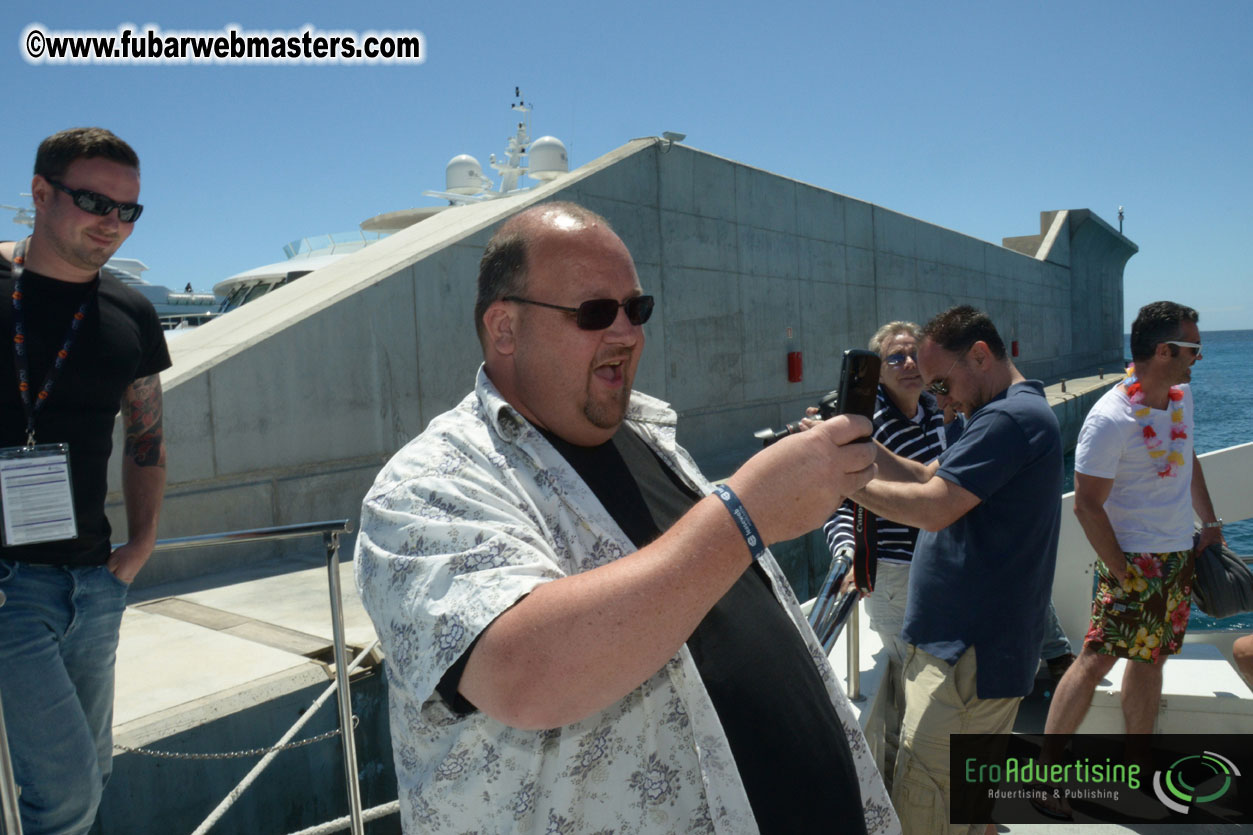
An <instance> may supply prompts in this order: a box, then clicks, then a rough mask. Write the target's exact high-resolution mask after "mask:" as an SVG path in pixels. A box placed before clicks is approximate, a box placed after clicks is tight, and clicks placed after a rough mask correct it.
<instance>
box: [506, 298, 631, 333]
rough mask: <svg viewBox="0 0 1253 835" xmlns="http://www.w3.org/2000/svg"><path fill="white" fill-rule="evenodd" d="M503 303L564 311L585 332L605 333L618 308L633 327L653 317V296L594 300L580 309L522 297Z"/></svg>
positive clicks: (584, 303)
mask: <svg viewBox="0 0 1253 835" xmlns="http://www.w3.org/2000/svg"><path fill="white" fill-rule="evenodd" d="M501 301H506V302H518V303H519V304H533V305H535V306H536V307H550V308H552V309H553V310H564V311H565V312H566V313H573V314H574V323H575V324H576V325H578V326H579V328H580V329H582V330H585V331H603V330H604V329H605V328H607V327H609V326H610V325H612V324H613V320H614V319H617V318H618V308H620V307H625V308H626V317H627V321H628V322H630V323H631V324H632V325H642V324H644V323H645V322H647V321H648V318H649V317H650V316H652V315H653V297H652V296H632V297H631V298H629V299H627V300H626V301H624V302H620V301H618V300H617V299H592V300H591V301H586V302H583V304H581V305H579V306H578V307H566V306H564V305H560V304H549V303H548V302H537V301H535V300H533V299H524V298H522V297H521V296H505V297H504V298H503V299H502V300H501Z"/></svg>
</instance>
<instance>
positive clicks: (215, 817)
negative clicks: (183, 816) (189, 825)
mask: <svg viewBox="0 0 1253 835" xmlns="http://www.w3.org/2000/svg"><path fill="white" fill-rule="evenodd" d="M377 644H378V640H377V639H375V640H374V641H373V642H372V643H371V644H370V645H369V646H368V647H366V648H365V649H363V650H362V651H361V654H360V655H358V656H357V657H356V658H354V659H353V660H352V663H351V664H349V665H348V669H347V670H345V671H343V672H342V673H341V672H340V671H339V670H336V671H335V675H336V677H338V676H340V675H352V672H353V670H355V669H357V667H359V666H361V662H362V661H364V660H365V657H366V656H367V655H369V654H370V652H371V650H373V649H374V647H375V646H376V645H377ZM336 687H337V684H336V682H334V681H332V682H331V684H330V686H329V687H327V688H326V690H325V691H324V692H323V693H322V695H321V696H318V698H317V701H315V702H314V703H313V705H312V706H311V707H310V708H309V709H308V710H306V711H305V712H304V713H303V714H301V716H300V718H299V719H297V720H296V724H294V725H292V726H291V727H290V728H288V729H287V733H285V734H283V736H282V738H281V739H279V741H278V742H277V743H275V749H276V750H273V751H271V752H270V753H268V754H266V755H265V756H264V757H262V758H261V760H260V761H259V762H258V763H257V764H256V765H254V766H253V767H252V770H251V771H249V772H248V773H247V774H245V775H244V779H242V780H240V781H239V785H237V786H236V787H235V788H233V789H231V792H230V794H228V795H227V796H226V798H225V799H224V800H223V801H222V802H221V803H219V804H218V805H217V808H216V809H214V810H213V811H212V812H210V813H209V817H207V818H205V819H204V822H203V823H202V824H200V826H198V827H196V830H195V831H194V832H193V833H192V835H205V833H206V832H208V831H209V830H210V829H212V828H213V825H214V824H215V823H217V822H218V821H219V820H221V818H222V816H223V815H225V814H226V812H227V811H228V810H229V809H230V808H231V806H233V805H235V801H236V800H238V799H239V798H240V796H241V795H242V794H243V793H244V792H246V791H247V790H248V787H249V786H251V785H252V784H253V781H254V780H256V779H257V776H258V775H260V774H261V772H262V771H264V770H265V767H266V766H267V765H269V764H270V762H271V761H272V760H273V759H274V758H275V757H277V756H278V754H279V750H281V747H282V746H283V745H286V744H287V743H288V742H290V741H291V739H292V737H294V736H295V735H296V734H298V733H299V732H300V729H301V728H303V727H304V726H305V723H306V722H308V721H309V720H310V719H312V718H313V715H314V714H315V713H317V712H318V708H320V707H321V706H322V705H324V704H325V703H326V700H327V699H329V698H330V697H331V696H333V695H335V690H336Z"/></svg>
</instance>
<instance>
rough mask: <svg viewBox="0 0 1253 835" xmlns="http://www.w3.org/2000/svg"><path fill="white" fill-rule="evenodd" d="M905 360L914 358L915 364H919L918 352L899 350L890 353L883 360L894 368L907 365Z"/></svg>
mask: <svg viewBox="0 0 1253 835" xmlns="http://www.w3.org/2000/svg"><path fill="white" fill-rule="evenodd" d="M905 360H913V361H914V365H917V364H918V352H917V351H910V352H909V353H908V354H907V353H905V352H904V351H897V352H896V353H894V354H888V355H887V356H886V357H884V358H883V361H884V362H886V363H887V364H888V365H890V366H892V367H893V368H901V367H902V366H904V365H905Z"/></svg>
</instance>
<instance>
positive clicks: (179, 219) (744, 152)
mask: <svg viewBox="0 0 1253 835" xmlns="http://www.w3.org/2000/svg"><path fill="white" fill-rule="evenodd" d="M471 10H473V11H471ZM33 23H40V24H43V25H44V26H45V27H46V28H48V29H50V30H115V29H116V28H117V27H118V26H119V25H121V24H124V23H134V24H138V25H140V26H142V25H144V24H149V23H154V24H157V25H158V26H160V27H161V28H162V29H163V30H166V31H172V30H217V29H221V28H222V27H224V26H226V25H227V24H232V23H234V24H238V25H239V26H240V27H242V28H243V29H247V30H254V31H257V30H274V29H278V30H293V29H298V28H301V27H303V25H304V24H313V25H314V26H315V27H317V28H318V29H321V30H349V31H355V32H358V33H364V32H366V31H368V30H376V31H392V30H418V31H421V32H422V33H423V35H424V36H425V42H426V51H427V56H428V57H427V60H426V62H425V63H423V64H421V65H391V66H388V65H365V66H361V65H358V66H346V65H339V64H329V63H328V64H317V65H299V66H257V65H247V66H245V65H221V64H214V65H202V66H172V65H154V64H148V65H144V66H122V65H76V66H49V65H37V66H32V65H30V64H27V63H26V62H25V61H24V60H23V58H22V54H21V49H20V47H21V35H22V33H23V31H24V30H25V29H26V27H27V26H29V25H30V24H33ZM1251 31H1253V4H1250V3H1247V2H1243V0H1240V1H1239V2H1236V1H1234V0H1233V2H1213V3H1197V4H1182V3H1177V2H1161V1H1160V0H1148V2H1142V3H1129V2H1120V3H1092V2H1090V0H1089V1H1088V2H1075V1H1074V0H1061V2H1057V3H1052V4H1039V3H1030V4H1028V3H994V2H947V3H903V2H892V0H885V1H884V2H876V3H847V2H833V3H830V4H825V5H819V4H814V3H808V2H806V3H794V2H789V1H788V0H781V1H780V2H774V3H769V4H761V3H752V4H749V3H742V2H735V0H728V2H724V3H720V4H695V3H693V4H682V3H675V2H673V0H671V1H670V2H653V1H652V0H639V1H638V2H635V3H631V4H625V5H624V4H616V5H614V6H613V11H612V12H611V11H607V10H606V7H604V6H603V4H594V3H586V2H579V3H563V2H547V3H523V4H517V3H479V4H452V3H425V4H423V3H413V2H409V3H399V2H369V0H366V1H365V2H358V3H351V4H349V3H323V2H302V3H282V2H271V3H265V4H259V3H246V4H245V3H232V2H226V3H220V4H215V8H213V9H212V10H209V9H207V8H206V9H200V8H192V7H190V4H189V7H187V8H180V7H174V6H172V5H171V4H165V3H162V4H157V3H145V2H133V3H128V4H100V3H85V2H78V1H77V0H75V1H74V2H58V3H47V2H40V3H35V2H30V0H8V2H6V3H5V5H4V8H3V10H2V11H0V79H3V86H4V90H5V92H6V93H7V100H8V105H9V106H8V108H7V110H8V118H7V119H6V122H7V125H6V130H5V140H4V153H3V154H0V203H9V204H13V203H16V202H17V201H18V200H19V199H20V198H19V193H20V192H24V191H28V190H29V183H30V176H31V165H32V162H33V159H34V149H35V147H36V146H37V144H38V142H39V140H40V139H42V138H43V137H44V136H46V135H48V134H50V133H53V132H55V131H56V130H59V129H61V128H64V127H69V126H72V125H81V124H99V125H103V126H106V127H109V128H111V129H112V130H114V131H115V132H116V133H118V134H119V135H120V136H122V137H123V138H125V139H126V140H127V141H129V142H130V143H131V144H132V145H134V146H135V148H136V150H137V151H138V152H139V153H140V156H141V158H142V160H143V202H144V203H145V205H146V207H147V208H146V210H145V214H144V217H143V218H142V219H141V221H140V223H139V224H138V225H137V226H136V229H135V233H134V235H133V236H132V238H131V239H130V241H128V242H127V244H126V245H125V246H124V247H123V249H122V250H121V251H120V253H119V254H120V255H124V256H128V257H133V258H139V259H141V260H143V261H144V262H146V263H147V264H148V266H149V267H151V271H150V272H149V273H148V274H147V277H148V278H149V279H150V280H153V281H155V282H158V283H164V284H168V285H171V286H177V287H181V286H182V285H184V284H185V283H187V282H191V283H192V284H193V285H194V286H195V287H196V288H197V289H207V288H209V287H211V286H212V285H213V284H214V283H215V282H217V281H219V280H221V279H223V278H225V277H227V276H229V275H231V274H233V273H236V272H240V271H242V270H245V269H248V268H250V267H254V266H258V265H260V264H265V263H269V262H272V261H277V260H280V259H281V258H282V251H281V248H282V245H283V244H284V243H286V242H288V241H290V240H292V239H293V238H297V237H300V236H302V235H310V234H317V233H326V232H340V231H346V230H351V229H355V228H356V226H357V224H358V223H359V222H360V221H361V220H363V219H365V218H367V217H370V216H372V215H374V214H378V213H380V212H385V211H391V210H395V209H401V208H408V207H411V206H420V205H433V204H435V203H436V202H438V201H434V200H432V199H431V198H426V197H423V196H422V191H423V190H424V189H430V188H442V186H443V172H444V165H445V163H446V162H447V161H448V159H449V158H450V157H452V156H453V155H454V154H457V153H463V152H464V153H472V154H474V155H475V156H476V157H478V158H479V159H480V160H481V161H483V162H484V163H486V160H487V156H488V154H489V153H492V152H496V153H497V154H499V153H500V152H501V150H502V149H503V146H504V140H505V139H506V137H507V136H508V135H510V133H511V126H512V114H511V113H510V112H509V109H508V107H509V104H510V103H511V101H512V94H513V88H514V86H515V85H517V86H520V87H521V88H522V93H523V96H524V98H526V99H527V100H528V101H532V102H534V103H535V111H534V113H533V116H532V134H533V135H535V136H538V135H541V134H553V135H555V136H558V137H560V138H561V139H562V140H563V141H564V142H565V143H566V144H567V146H568V148H569V151H570V158H571V164H572V166H577V165H580V164H583V163H585V162H588V161H589V160H592V159H594V158H596V157H598V156H600V155H601V154H603V153H605V152H607V151H610V150H612V149H614V148H616V147H618V146H619V145H621V144H623V143H624V142H626V141H627V140H629V139H632V138H634V137H639V136H648V135H655V134H659V133H661V132H662V131H664V130H675V131H681V132H684V133H686V134H687V135H688V139H687V140H686V144H689V145H691V146H693V147H696V148H700V149H702V150H706V151H709V152H711V153H715V154H718V155H720V156H724V157H728V158H731V159H734V160H738V161H741V162H744V163H746V164H749V165H753V166H756V167H759V168H764V169H766V170H769V171H773V172H776V173H779V174H782V175H785V176H789V177H794V178H796V179H798V180H802V181H805V182H809V183H812V184H815V185H818V186H821V187H824V188H829V189H832V190H834V191H838V192H840V193H843V194H847V195H850V196H853V197H857V198H859V199H863V200H868V201H871V202H874V203H877V204H879V205H882V206H885V207H887V208H890V209H894V210H896V211H901V212H904V213H906V214H909V215H912V216H915V217H918V218H921V219H923V220H927V221H930V222H932V223H936V224H939V225H941V226H944V227H947V228H950V229H954V230H957V231H959V232H963V233H966V234H969V235H973V236H975V237H977V238H981V239H983V240H988V241H993V242H996V243H999V242H1000V240H1001V238H1002V237H1005V236H1013V235H1026V234H1032V233H1034V232H1037V231H1038V224H1039V220H1038V217H1039V212H1040V211H1041V210H1045V209H1063V208H1090V209H1092V210H1094V211H1096V212H1097V213H1098V214H1099V215H1100V216H1101V217H1103V218H1104V219H1105V220H1106V221H1108V222H1109V223H1110V224H1111V225H1114V226H1117V222H1118V220H1117V212H1118V206H1119V205H1120V204H1121V205H1124V206H1126V221H1125V231H1126V234H1127V236H1128V237H1129V238H1131V239H1132V240H1133V241H1135V242H1136V243H1137V244H1138V245H1139V247H1140V252H1139V254H1137V255H1136V256H1135V257H1133V258H1132V259H1131V261H1130V262H1129V263H1128V265H1127V269H1126V275H1125V289H1126V301H1127V320H1128V321H1129V320H1130V318H1131V317H1132V316H1134V313H1135V310H1136V308H1137V307H1139V305H1141V304H1143V303H1145V302H1148V301H1152V300H1154V299H1157V298H1173V299H1177V300H1179V301H1182V302H1185V303H1187V304H1191V305H1193V306H1195V307H1196V308H1198V309H1199V310H1200V311H1201V313H1202V319H1201V324H1202V328H1203V329H1204V328H1209V329H1214V330H1218V329H1233V328H1253V280H1251V279H1253V267H1250V261H1249V259H1248V258H1247V257H1246V256H1245V252H1244V250H1245V248H1246V247H1245V242H1246V241H1247V240H1249V238H1250V226H1251V225H1253V212H1250V209H1249V205H1250V201H1251V200H1253V196H1251V192H1253V161H1251V160H1250V156H1251V155H1250V137H1253V107H1250V105H1251V104H1253V102H1251V101H1250V99H1251V98H1253V96H1251V94H1250V89H1251V88H1250V79H1253V66H1251V65H1253V59H1251V58H1250V55H1251V54H1253V50H1250V49H1249V48H1248V45H1247V36H1248V33H1249V32H1251ZM7 214H8V213H6V215H5V217H6V219H5V220H3V221H2V222H0V238H11V237H16V236H18V235H20V234H21V233H22V231H23V230H22V228H21V227H18V226H16V225H14V224H12V223H10V222H8V220H7Z"/></svg>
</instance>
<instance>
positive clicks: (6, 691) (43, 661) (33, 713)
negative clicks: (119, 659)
mask: <svg viewBox="0 0 1253 835" xmlns="http://www.w3.org/2000/svg"><path fill="white" fill-rule="evenodd" d="M0 592H3V593H4V595H5V601H4V603H3V605H0V699H3V701H4V722H5V725H6V728H7V730H8V734H9V748H10V752H11V754H12V756H13V771H14V774H15V776H16V778H17V784H18V786H20V787H21V792H22V795H21V803H20V806H21V813H22V831H23V833H24V835H47V833H58V835H61V834H62V833H65V834H66V835H68V833H83V832H86V831H87V830H88V829H89V828H90V827H91V824H92V821H93V820H94V819H95V817H96V807H97V806H99V804H100V795H101V793H102V792H103V790H104V784H105V782H106V781H107V780H108V779H109V774H110V772H111V771H112V770H113V728H112V725H113V664H114V660H115V658H116V651H117V640H118V629H119V627H120V625H121V622H122V611H123V610H124V609H125V608H126V586H125V585H124V584H123V583H122V582H121V581H119V580H118V579H117V578H115V577H114V576H113V574H112V572H110V571H109V570H108V569H107V568H105V567H104V566H102V565H101V566H90V567H86V568H69V567H65V566H57V565H35V564H32V563H24V562H13V561H11V560H0Z"/></svg>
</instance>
